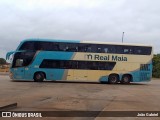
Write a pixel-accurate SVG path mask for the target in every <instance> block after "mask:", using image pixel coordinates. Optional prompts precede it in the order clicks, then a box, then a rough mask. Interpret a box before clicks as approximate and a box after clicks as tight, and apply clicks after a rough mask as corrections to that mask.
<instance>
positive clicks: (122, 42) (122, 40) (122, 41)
mask: <svg viewBox="0 0 160 120" xmlns="http://www.w3.org/2000/svg"><path fill="white" fill-rule="evenodd" d="M123 38H124V32H123V33H122V43H123Z"/></svg>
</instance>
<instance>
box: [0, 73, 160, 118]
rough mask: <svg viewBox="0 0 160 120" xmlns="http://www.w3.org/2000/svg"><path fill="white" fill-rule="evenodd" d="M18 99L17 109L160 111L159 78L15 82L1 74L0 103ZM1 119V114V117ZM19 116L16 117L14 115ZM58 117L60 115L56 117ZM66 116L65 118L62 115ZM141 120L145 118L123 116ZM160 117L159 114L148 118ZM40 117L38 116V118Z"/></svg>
mask: <svg viewBox="0 0 160 120" xmlns="http://www.w3.org/2000/svg"><path fill="white" fill-rule="evenodd" d="M13 102H17V103H18V106H17V108H15V109H12V110H13V111H14V110H18V111H27V110H28V111H59V110H60V111H61V110H73V111H75V110H82V111H83V110H84V111H160V103H159V102H160V80H152V81H151V82H149V83H134V84H133V83H132V84H130V85H121V84H117V85H109V84H99V83H74V82H67V83H66V82H43V83H35V82H13V81H11V80H10V79H9V77H8V76H6V75H1V76H0V104H1V105H2V104H4V103H13ZM100 114H101V112H100V113H99V115H97V116H95V117H90V118H86V117H83V118H82V117H81V118H75V117H72V118H70V119H76V120H81V119H83V120H88V119H90V120H93V119H96V120H105V119H109V120H114V119H115V118H113V117H107V118H105V117H98V116H100ZM0 119H2V118H0ZM13 119H16V118H13ZM42 119H47V120H48V119H49V120H50V119H53V118H42ZM54 119H57V118H54ZM59 119H66V118H59ZM116 119H118V120H130V119H133V120H134V119H137V120H141V119H144V120H146V118H144V117H143V118H138V117H136V118H135V117H134V118H128V117H125V118H121V117H116ZM147 119H149V120H153V119H155V120H159V119H160V117H159V118H153V117H150V118H147ZM37 120H39V118H38V119H37Z"/></svg>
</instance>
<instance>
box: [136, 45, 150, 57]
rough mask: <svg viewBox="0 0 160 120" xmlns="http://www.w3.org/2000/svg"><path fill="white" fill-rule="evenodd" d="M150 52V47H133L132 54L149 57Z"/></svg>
mask: <svg viewBox="0 0 160 120" xmlns="http://www.w3.org/2000/svg"><path fill="white" fill-rule="evenodd" d="M151 51H152V48H151V47H139V46H137V47H134V54H139V55H150V54H151Z"/></svg>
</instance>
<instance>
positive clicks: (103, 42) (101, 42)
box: [22, 38, 152, 47]
mask: <svg viewBox="0 0 160 120" xmlns="http://www.w3.org/2000/svg"><path fill="white" fill-rule="evenodd" d="M26 41H46V42H68V43H90V44H111V45H128V46H130V45H132V46H150V47H152V46H151V45H147V44H135V43H119V42H105V41H91V40H88V41H86V40H85V41H81V40H62V39H45V38H30V39H25V40H23V41H22V43H23V42H26Z"/></svg>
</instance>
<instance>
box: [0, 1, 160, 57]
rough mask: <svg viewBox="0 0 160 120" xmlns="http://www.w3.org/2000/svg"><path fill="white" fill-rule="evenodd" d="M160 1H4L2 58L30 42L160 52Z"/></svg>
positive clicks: (0, 7)
mask: <svg viewBox="0 0 160 120" xmlns="http://www.w3.org/2000/svg"><path fill="white" fill-rule="evenodd" d="M159 4H160V1H159V0H153V1H150V0H139V1H136V0H1V1H0V16H1V20H0V26H1V27H0V33H1V34H0V39H1V44H0V49H1V53H0V57H4V56H5V54H6V52H8V51H10V50H15V49H16V47H17V46H18V44H19V42H20V41H21V40H23V39H26V38H52V39H73V40H77V39H79V40H94V41H108V42H121V37H122V32H125V35H124V42H127V43H144V44H151V45H153V46H154V49H155V50H154V51H155V53H159V51H160V48H159V46H160V43H159V42H158V40H159V38H160V34H159V31H160V15H159V14H160V13H159V11H160V7H159Z"/></svg>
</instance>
